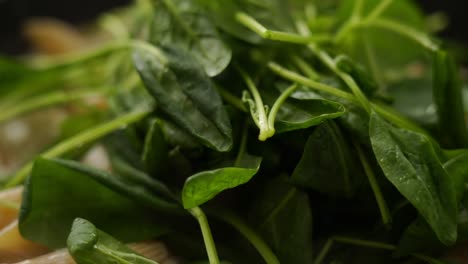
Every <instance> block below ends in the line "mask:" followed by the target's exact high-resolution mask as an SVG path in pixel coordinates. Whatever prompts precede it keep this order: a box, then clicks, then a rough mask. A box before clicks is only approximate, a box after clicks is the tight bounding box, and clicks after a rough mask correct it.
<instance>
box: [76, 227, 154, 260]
mask: <svg viewBox="0 0 468 264" xmlns="http://www.w3.org/2000/svg"><path fill="white" fill-rule="evenodd" d="M67 246H68V250H69V252H70V254H71V255H72V257H73V259H74V260H75V261H76V262H77V263H78V264H95V263H115V264H158V263H157V262H155V261H152V260H149V259H147V258H145V257H143V256H141V255H139V254H137V253H136V252H134V251H133V250H131V249H130V248H128V247H127V246H126V245H124V244H123V243H121V242H120V241H118V240H117V239H115V238H113V237H112V236H110V235H108V234H106V233H105V232H103V231H101V230H99V229H97V228H96V227H95V226H94V225H93V224H92V223H91V222H89V221H87V220H85V219H82V218H76V219H75V220H74V221H73V225H72V228H71V231H70V234H69V236H68V239H67Z"/></svg>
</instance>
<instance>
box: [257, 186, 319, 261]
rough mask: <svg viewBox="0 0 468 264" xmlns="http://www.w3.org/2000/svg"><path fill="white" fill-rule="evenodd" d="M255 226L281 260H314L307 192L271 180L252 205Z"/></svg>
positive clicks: (310, 213) (310, 214)
mask: <svg viewBox="0 0 468 264" xmlns="http://www.w3.org/2000/svg"><path fill="white" fill-rule="evenodd" d="M250 219H251V220H252V222H253V224H254V227H256V229H257V230H258V231H259V233H260V234H261V235H262V236H263V238H264V239H265V241H267V243H268V244H269V245H270V246H271V247H272V249H273V250H274V251H275V253H276V255H277V256H278V258H279V260H280V262H281V263H301V264H310V263H313V254H312V250H313V243H312V212H311V208H310V204H309V197H308V196H307V194H306V193H304V192H302V191H299V190H297V189H296V188H294V187H292V186H291V185H290V184H289V183H288V182H287V181H286V180H285V179H284V178H281V177H280V178H275V179H271V180H270V181H269V182H268V183H267V184H266V186H265V187H264V188H263V190H262V191H261V192H260V193H259V195H258V197H257V198H256V199H255V200H254V202H253V204H252V207H251V214H250Z"/></svg>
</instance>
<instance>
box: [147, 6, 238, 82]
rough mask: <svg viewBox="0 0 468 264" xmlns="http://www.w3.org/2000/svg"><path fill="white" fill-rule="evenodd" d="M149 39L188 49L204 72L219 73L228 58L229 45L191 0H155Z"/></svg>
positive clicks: (227, 61) (228, 60)
mask: <svg viewBox="0 0 468 264" xmlns="http://www.w3.org/2000/svg"><path fill="white" fill-rule="evenodd" d="M153 19H154V21H153V22H152V23H153V24H152V28H151V39H152V42H153V43H154V44H156V45H158V46H162V47H178V48H183V49H185V50H186V51H188V52H189V53H190V54H191V55H192V56H193V57H194V58H195V59H196V60H197V61H198V62H199V63H200V64H201V65H202V67H203V69H204V71H205V72H206V74H208V76H216V75H218V74H219V73H221V72H222V71H223V70H224V69H225V68H226V67H227V66H228V64H229V62H230V61H231V55H232V54H231V49H230V48H229V47H228V46H227V45H226V44H225V43H224V42H223V40H222V39H221V37H220V36H219V33H218V31H217V29H216V27H215V25H214V24H213V23H212V22H211V21H210V20H209V18H208V17H207V15H206V14H205V13H204V10H203V9H202V8H201V6H199V5H197V4H196V2H195V1H184V0H158V1H156V6H155V7H154V15H153Z"/></svg>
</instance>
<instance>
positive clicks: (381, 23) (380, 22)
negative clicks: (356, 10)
mask: <svg viewBox="0 0 468 264" xmlns="http://www.w3.org/2000/svg"><path fill="white" fill-rule="evenodd" d="M360 26H362V27H377V28H383V29H387V30H389V31H392V32H395V33H398V34H400V35H402V36H405V37H407V38H409V39H411V40H413V41H414V42H416V43H419V44H420V45H421V46H423V47H424V48H426V49H428V50H430V51H436V50H437V49H439V47H438V45H437V44H436V43H434V42H433V41H432V40H431V39H430V38H429V37H428V36H427V35H426V34H424V33H421V32H419V31H417V30H416V29H414V28H411V27H408V26H406V25H404V24H402V23H400V22H396V21H393V20H389V19H383V18H379V19H374V20H373V21H372V22H371V23H362V24H360Z"/></svg>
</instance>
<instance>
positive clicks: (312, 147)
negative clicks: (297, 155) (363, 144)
mask: <svg viewBox="0 0 468 264" xmlns="http://www.w3.org/2000/svg"><path fill="white" fill-rule="evenodd" d="M355 164H356V161H355V160H354V159H353V156H352V154H351V149H350V146H349V144H348V143H347V142H346V140H345V138H344V136H343V134H342V132H341V130H340V128H339V127H338V126H337V125H336V124H335V123H333V122H332V121H331V122H327V123H324V124H322V125H320V126H318V127H317V128H316V129H315V130H314V132H312V134H311V135H310V136H309V138H308V139H307V143H306V145H305V147H304V152H303V154H302V157H301V160H300V161H299V164H297V166H296V168H295V169H294V172H293V174H292V176H291V180H292V181H293V182H294V184H296V185H297V186H299V187H302V188H306V189H312V190H315V191H318V192H322V193H327V194H331V195H339V196H351V195H352V193H353V191H354V189H355V187H356V178H357V177H358V176H359V173H357V171H359V169H358V168H357V166H355Z"/></svg>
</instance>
